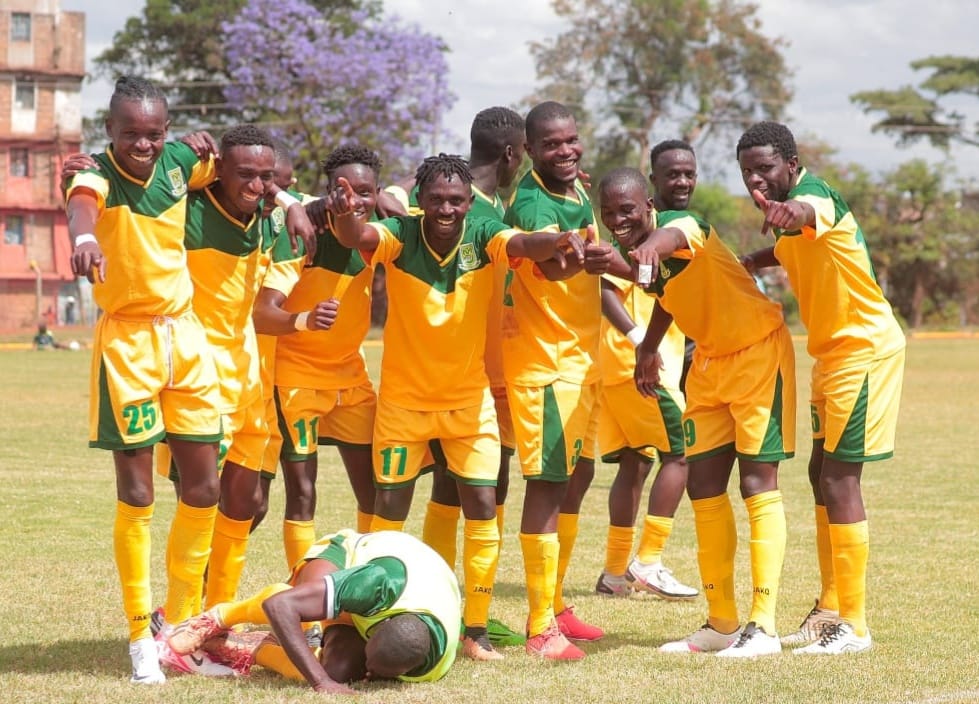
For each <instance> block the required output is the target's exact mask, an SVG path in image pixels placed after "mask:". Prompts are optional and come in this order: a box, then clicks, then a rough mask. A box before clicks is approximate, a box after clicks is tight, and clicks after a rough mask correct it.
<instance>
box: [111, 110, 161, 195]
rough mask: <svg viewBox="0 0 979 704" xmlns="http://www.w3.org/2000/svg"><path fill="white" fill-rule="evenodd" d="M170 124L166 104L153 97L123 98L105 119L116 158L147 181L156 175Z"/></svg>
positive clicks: (123, 166)
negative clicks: (155, 167)
mask: <svg viewBox="0 0 979 704" xmlns="http://www.w3.org/2000/svg"><path fill="white" fill-rule="evenodd" d="M169 127H170V120H169V119H167V108H166V105H165V104H164V103H163V102H162V101H160V100H153V99H151V98H146V99H136V100H120V101H119V102H118V103H116V105H115V106H114V107H113V108H112V110H111V111H110V113H109V116H108V117H107V118H106V120H105V133H106V134H107V135H108V136H109V140H110V141H111V142H112V154H113V156H114V157H115V159H116V162H117V163H118V164H119V166H121V167H122V168H123V169H125V171H126V172H127V173H128V174H129V175H130V176H133V177H135V178H138V179H140V180H143V181H145V180H146V179H148V178H149V177H150V176H152V175H153V167H154V166H156V160H157V159H158V158H160V154H161V153H162V152H163V144H164V142H166V139H167V130H168V129H169Z"/></svg>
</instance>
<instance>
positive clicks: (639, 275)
mask: <svg viewBox="0 0 979 704" xmlns="http://www.w3.org/2000/svg"><path fill="white" fill-rule="evenodd" d="M687 248H689V245H688V244H687V238H686V236H685V235H684V234H683V231H682V230H680V229H679V228H676V227H662V228H660V229H658V230H653V231H652V232H650V233H649V237H647V238H646V239H645V240H644V241H643V243H642V244H640V245H639V246H638V247H636V248H635V249H632V250H630V251H629V256H630V257H631V258H632V260H633V261H634V262H635V263H636V283H638V284H639V285H640V286H646V285H648V284H650V283H652V281H653V279H655V278H656V275H657V274H658V273H659V263H660V262H661V261H663V260H664V259H669V258H670V257H671V256H673V253H674V252H675V251H677V250H678V249H687Z"/></svg>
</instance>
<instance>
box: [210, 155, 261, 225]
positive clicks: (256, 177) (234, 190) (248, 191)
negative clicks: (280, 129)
mask: <svg viewBox="0 0 979 704" xmlns="http://www.w3.org/2000/svg"><path fill="white" fill-rule="evenodd" d="M214 166H215V169H216V170H217V175H218V182H217V184H216V187H215V190H214V193H215V196H216V197H217V199H218V201H219V202H220V203H221V205H222V206H223V207H224V208H225V209H226V210H227V211H228V212H229V213H230V214H231V215H233V216H234V217H236V218H238V219H239V220H242V221H245V220H247V219H248V216H250V215H251V214H252V213H254V212H255V211H256V210H257V209H258V204H259V202H260V201H261V200H262V196H263V195H265V189H266V187H267V186H268V185H270V184H271V183H272V178H273V176H274V174H275V152H274V151H273V149H272V147H268V146H265V145H261V144H253V145H244V144H236V145H235V146H233V147H228V148H227V149H226V150H225V151H224V153H222V155H221V156H220V157H218V159H217V160H216V161H215V164H214Z"/></svg>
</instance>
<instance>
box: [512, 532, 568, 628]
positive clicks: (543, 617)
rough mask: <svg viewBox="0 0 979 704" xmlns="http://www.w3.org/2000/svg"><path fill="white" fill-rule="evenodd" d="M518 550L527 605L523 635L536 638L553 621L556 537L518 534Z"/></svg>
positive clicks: (550, 534) (541, 534) (543, 534)
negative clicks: (522, 568)
mask: <svg viewBox="0 0 979 704" xmlns="http://www.w3.org/2000/svg"><path fill="white" fill-rule="evenodd" d="M520 547H521V548H522V550H523V565H524V572H525V573H526V576H527V601H528V603H529V605H530V616H528V618H527V635H529V636H536V635H539V634H541V633H543V632H544V631H545V630H547V627H548V626H550V625H551V621H553V620H554V587H555V585H556V584H557V560H558V551H559V550H560V546H559V544H558V538H557V533H521V534H520Z"/></svg>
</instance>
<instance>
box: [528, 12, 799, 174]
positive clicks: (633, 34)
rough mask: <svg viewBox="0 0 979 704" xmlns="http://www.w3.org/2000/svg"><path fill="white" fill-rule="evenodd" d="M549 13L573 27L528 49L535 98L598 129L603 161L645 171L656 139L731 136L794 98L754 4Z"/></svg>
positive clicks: (778, 45) (777, 42)
mask: <svg viewBox="0 0 979 704" xmlns="http://www.w3.org/2000/svg"><path fill="white" fill-rule="evenodd" d="M552 5H553V7H554V10H555V12H556V13H557V15H558V16H559V17H562V18H565V19H566V20H568V21H569V23H570V28H569V29H568V30H567V31H565V32H563V33H562V34H560V35H558V36H557V37H555V38H554V39H549V40H545V41H542V42H538V43H534V44H532V45H531V53H532V54H533V55H534V58H535V60H536V67H537V75H538V78H539V79H540V80H541V81H542V82H543V84H544V85H543V87H542V89H541V90H540V91H539V93H538V95H536V96H535V99H540V98H552V99H556V100H561V101H562V102H565V103H567V104H568V105H569V106H571V107H573V109H574V110H575V114H576V116H577V117H578V120H579V122H591V123H592V124H594V125H595V126H596V127H595V132H596V136H597V140H596V146H597V147H598V150H599V151H600V152H602V153H603V155H604V154H606V153H607V154H610V155H614V156H615V157H616V158H617V159H626V160H627V161H631V162H632V163H639V164H642V165H643V166H642V167H641V168H643V170H646V166H647V165H646V163H645V161H646V159H647V158H648V152H649V147H650V145H651V143H652V142H653V141H658V139H659V138H662V137H665V136H677V137H682V138H684V139H686V140H687V141H688V142H691V143H694V142H702V141H703V140H706V139H708V138H709V137H711V136H714V135H716V134H722V133H728V134H729V133H731V132H735V131H737V130H740V129H743V128H744V127H746V126H747V125H748V124H749V123H751V122H754V121H756V120H758V119H761V118H778V117H779V116H780V114H781V112H782V110H783V108H784V107H785V105H786V104H787V103H788V102H789V101H790V100H791V98H792V91H791V88H790V87H789V83H788V79H789V78H790V77H791V73H790V72H789V70H788V69H787V67H786V65H785V61H784V58H783V57H782V54H781V49H782V48H783V47H784V45H785V42H784V41H783V40H782V39H772V38H769V37H766V36H765V35H763V34H762V33H761V22H760V19H759V18H758V17H757V15H756V12H757V9H758V8H757V6H756V5H752V4H749V3H744V2H738V1H737V0H552ZM591 106H595V107H591ZM592 113H593V114H592ZM664 125H665V126H664ZM667 129H668V130H669V134H668V135H666V134H663V132H664V131H665V130H667ZM654 130H655V131H656V136H657V139H656V140H654ZM603 161H604V160H603ZM621 163H623V161H619V162H618V164H619V165H621ZM596 170H597V171H599V172H601V171H602V170H604V169H601V168H598V169H596Z"/></svg>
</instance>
